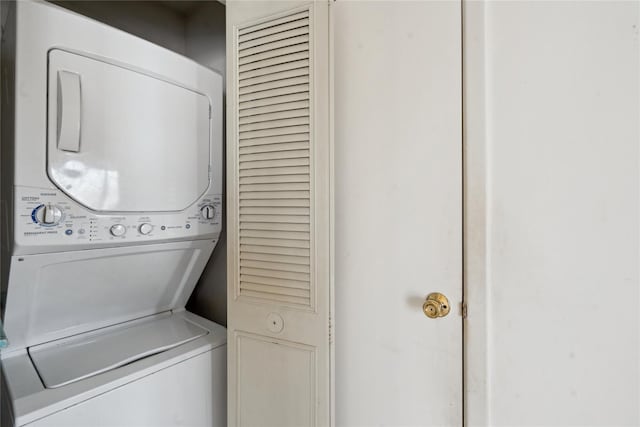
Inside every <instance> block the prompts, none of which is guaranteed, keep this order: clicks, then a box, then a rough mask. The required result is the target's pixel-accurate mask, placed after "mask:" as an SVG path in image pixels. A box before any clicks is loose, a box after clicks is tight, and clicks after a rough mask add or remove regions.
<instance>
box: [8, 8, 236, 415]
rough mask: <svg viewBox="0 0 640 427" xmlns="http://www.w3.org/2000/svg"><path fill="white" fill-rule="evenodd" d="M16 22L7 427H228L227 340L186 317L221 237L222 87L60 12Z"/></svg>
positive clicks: (36, 13)
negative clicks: (189, 301)
mask: <svg viewBox="0 0 640 427" xmlns="http://www.w3.org/2000/svg"><path fill="white" fill-rule="evenodd" d="M6 6H7V4H3V7H6ZM8 14H9V17H8V20H7V23H6V26H5V28H4V29H3V44H2V49H3V58H2V61H3V62H2V68H3V70H2V97H3V103H2V161H3V164H2V170H3V180H2V201H3V208H4V209H6V210H5V211H4V212H3V213H2V214H3V215H2V217H3V222H4V223H3V224H2V233H3V236H2V238H3V239H2V240H3V250H2V255H3V257H2V258H3V268H2V275H3V277H2V295H3V301H2V311H3V312H2V316H3V322H4V327H5V332H6V335H7V338H8V340H9V346H8V348H6V349H3V350H2V352H1V359H2V374H3V375H2V387H3V389H2V401H3V406H2V414H1V415H2V420H3V425H17V426H23V425H29V426H34V427H35V426H66V427H68V426H163V425H165V426H205V425H206V426H210V425H224V424H226V413H225V408H226V400H225V399H226V366H225V365H226V330H225V329H224V328H223V327H222V326H220V325H216V324H214V323H212V322H210V321H208V320H206V319H203V318H201V317H198V316H196V315H194V314H192V313H189V312H186V311H185V309H184V307H185V304H186V302H187V299H188V297H189V296H190V294H191V292H192V290H193V288H194V286H195V284H196V281H197V280H198V278H199V276H200V274H201V273H202V270H203V268H204V266H205V264H206V262H207V260H208V258H209V256H210V255H211V253H212V251H213V249H214V247H215V245H216V242H217V240H218V237H219V234H220V231H221V220H222V199H221V193H222V155H223V152H222V78H221V76H220V75H218V74H216V73H215V72H213V71H211V70H209V69H207V68H205V67H202V66H200V65H198V64H196V63H195V62H193V61H191V60H189V59H187V58H184V57H182V56H180V55H178V54H176V53H173V52H171V51H168V50H166V49H164V48H161V47H159V46H156V45H154V44H152V43H149V42H147V41H145V40H142V39H139V38H137V37H134V36H132V35H130V34H127V33H125V32H122V31H120V30H117V29H114V28H111V27H109V26H107V25H103V24H100V23H98V22H95V21H93V20H91V19H88V18H86V17H83V16H80V15H78V14H75V13H73V12H69V11H67V10H65V9H62V8H60V7H57V6H55V5H51V4H49V3H45V2H40V1H19V2H16V3H14V4H11V5H9V10H8Z"/></svg>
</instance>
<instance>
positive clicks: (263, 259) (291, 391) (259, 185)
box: [227, 2, 331, 426]
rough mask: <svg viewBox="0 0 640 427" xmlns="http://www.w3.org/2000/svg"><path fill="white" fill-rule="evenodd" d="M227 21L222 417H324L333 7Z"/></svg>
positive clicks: (246, 6) (249, 9)
mask: <svg viewBox="0 0 640 427" xmlns="http://www.w3.org/2000/svg"><path fill="white" fill-rule="evenodd" d="M227 23H228V31H229V34H228V37H227V40H228V49H227V52H229V69H228V74H227V78H228V79H229V89H228V94H227V99H228V109H227V114H228V120H229V121H228V132H227V133H228V135H229V139H228V149H227V152H228V171H229V179H228V200H229V215H228V218H229V223H228V232H229V253H228V255H229V269H228V271H229V287H228V330H229V424H230V425H241V426H257V425H260V426H267V425H272V426H287V425H290V426H306V425H328V424H329V423H330V408H331V405H330V401H331V396H330V372H331V369H330V368H331V366H330V342H329V340H330V322H329V319H330V313H329V311H330V307H331V304H330V296H331V292H330V274H329V271H330V270H329V267H330V266H329V261H330V252H329V248H330V234H329V233H330V229H329V219H330V203H329V202H330V199H329V196H330V193H329V190H330V182H331V181H330V150H329V80H328V77H329V50H328V25H329V24H328V3H327V2H315V3H301V2H299V3H292V2H255V3H254V2H248V3H247V2H230V3H228V4H227ZM229 24H230V25H229Z"/></svg>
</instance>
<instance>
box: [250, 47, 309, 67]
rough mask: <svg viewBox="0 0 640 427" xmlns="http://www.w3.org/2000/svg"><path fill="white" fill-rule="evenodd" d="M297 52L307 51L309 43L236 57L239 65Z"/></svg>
mask: <svg viewBox="0 0 640 427" xmlns="http://www.w3.org/2000/svg"><path fill="white" fill-rule="evenodd" d="M298 52H309V43H300V44H294V45H291V46H286V47H281V48H279V49H274V50H271V51H266V52H262V53H257V54H254V55H249V56H245V57H242V58H239V59H238V64H239V65H241V66H242V65H246V64H251V63H253V62H256V61H264V60H266V59H271V58H277V57H283V56H285V55H289V54H294V53H298Z"/></svg>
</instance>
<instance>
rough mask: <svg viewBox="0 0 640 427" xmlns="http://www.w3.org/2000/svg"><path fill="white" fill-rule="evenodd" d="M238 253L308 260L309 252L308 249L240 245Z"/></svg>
mask: <svg viewBox="0 0 640 427" xmlns="http://www.w3.org/2000/svg"><path fill="white" fill-rule="evenodd" d="M240 251H242V252H243V253H246V252H250V253H260V254H270V255H286V256H295V257H303V258H305V259H307V260H308V258H309V255H310V251H309V249H300V248H286V247H284V248H283V247H279V246H265V245H260V246H258V245H247V244H245V245H240ZM241 256H242V255H241Z"/></svg>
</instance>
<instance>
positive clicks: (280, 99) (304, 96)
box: [240, 91, 309, 114]
mask: <svg viewBox="0 0 640 427" xmlns="http://www.w3.org/2000/svg"><path fill="white" fill-rule="evenodd" d="M249 98H250V99H249V100H247V101H245V102H241V103H240V114H244V113H245V111H246V110H249V109H251V108H256V107H263V106H267V107H268V106H271V105H279V104H286V103H288V102H294V101H305V100H308V99H309V92H305V91H300V92H296V93H291V94H288V95H282V96H272V97H266V98H261V99H256V98H255V97H254V98H251V97H249Z"/></svg>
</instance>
